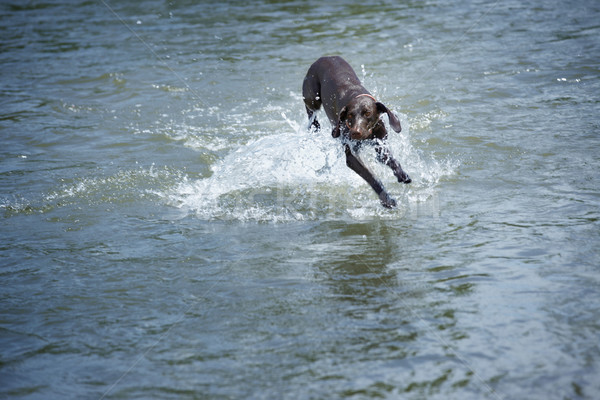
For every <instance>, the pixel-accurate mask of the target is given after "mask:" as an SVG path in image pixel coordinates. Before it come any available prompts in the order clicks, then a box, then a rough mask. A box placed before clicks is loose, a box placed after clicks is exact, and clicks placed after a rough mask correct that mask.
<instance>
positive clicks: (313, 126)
mask: <svg viewBox="0 0 600 400" xmlns="http://www.w3.org/2000/svg"><path fill="white" fill-rule="evenodd" d="M306 114H308V130H309V131H310V130H314V131H315V132H318V131H320V130H321V124H319V121H317V114H316V112H315V111H313V110H311V109H310V108H308V106H307V107H306Z"/></svg>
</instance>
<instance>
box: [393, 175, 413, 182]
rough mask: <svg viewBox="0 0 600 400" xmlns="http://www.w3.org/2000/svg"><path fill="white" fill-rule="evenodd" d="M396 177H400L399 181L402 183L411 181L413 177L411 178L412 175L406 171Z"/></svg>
mask: <svg viewBox="0 0 600 400" xmlns="http://www.w3.org/2000/svg"><path fill="white" fill-rule="evenodd" d="M396 177H397V178H398V182H400V183H407V184H408V183H411V182H412V179H410V176H408V175H406V174H405V173H401V174H398V175H396Z"/></svg>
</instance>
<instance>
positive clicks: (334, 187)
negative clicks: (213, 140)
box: [168, 113, 458, 222]
mask: <svg viewBox="0 0 600 400" xmlns="http://www.w3.org/2000/svg"><path fill="white" fill-rule="evenodd" d="M282 118H283V120H284V122H285V123H286V124H287V125H288V126H289V128H288V129H285V131H284V132H281V130H280V132H281V133H277V134H267V135H264V136H261V137H259V138H257V139H252V140H250V142H249V143H247V144H246V145H242V146H239V147H238V148H236V149H235V150H233V151H232V152H230V153H229V154H228V155H227V156H225V157H224V158H223V159H222V160H221V161H219V162H218V163H216V164H215V165H214V166H213V167H212V172H213V174H212V175H211V176H210V177H208V178H204V179H199V180H193V181H190V180H183V181H182V182H181V184H180V185H179V186H178V187H177V188H176V189H175V190H173V191H172V192H171V193H170V194H169V196H168V197H169V200H168V202H169V204H171V205H173V206H176V207H179V208H181V209H182V210H184V211H185V212H188V213H191V214H193V215H195V216H197V217H199V218H202V219H207V220H241V221H271V222H283V221H295V220H315V219H320V218H323V219H331V218H333V219H340V218H350V219H364V218H373V217H384V218H385V217H389V218H398V216H399V215H402V214H403V213H405V212H406V210H407V207H410V203H417V202H423V201H427V199H430V198H431V197H432V196H433V195H434V192H435V186H436V185H437V183H438V182H439V180H440V178H441V177H443V176H445V175H452V174H454V173H455V170H456V168H457V166H458V164H457V163H452V162H438V161H436V160H434V159H433V158H426V157H423V155H422V154H420V152H419V151H418V150H417V149H415V148H414V147H413V146H412V145H411V144H410V141H409V139H408V135H407V134H405V133H404V131H403V133H402V134H395V133H393V134H391V135H390V146H391V148H392V152H393V153H394V154H395V156H396V158H397V159H398V160H399V161H400V162H401V164H402V165H403V167H404V168H405V170H406V171H407V172H408V173H409V175H411V177H412V178H413V183H411V184H410V185H402V184H400V183H398V182H397V181H396V179H395V178H394V176H393V174H392V172H391V170H390V169H389V168H387V167H385V166H383V165H381V164H379V163H377V162H376V161H375V152H374V151H373V150H372V149H371V148H370V147H369V146H365V149H364V150H363V151H361V158H362V159H363V161H364V162H365V163H366V164H367V165H368V166H369V168H370V169H371V170H373V171H374V173H375V175H376V176H378V177H379V178H380V179H381V180H382V182H383V183H384V185H385V186H386V189H387V190H388V192H390V194H391V195H392V196H393V197H395V198H396V200H397V201H398V204H399V207H398V209H396V210H387V209H384V208H383V207H382V206H381V205H380V204H379V200H378V198H377V196H376V195H375V193H373V191H372V190H371V188H370V187H369V186H368V185H367V183H366V182H364V181H363V180H362V178H360V177H359V176H358V175H357V174H356V173H354V172H353V171H351V170H350V169H349V168H348V167H347V166H346V163H345V157H344V154H343V151H342V146H341V145H340V143H339V141H338V140H337V139H334V138H332V137H331V135H330V134H328V131H327V128H324V129H323V130H322V131H321V132H318V133H314V132H308V131H307V130H306V128H305V126H304V120H302V122H297V121H295V120H292V119H290V118H288V117H287V116H286V114H285V113H282ZM321 119H323V118H321ZM280 122H281V121H280ZM403 122H404V124H403V125H404V126H406V125H407V124H406V121H403ZM284 126H285V124H284ZM405 131H406V132H408V129H405Z"/></svg>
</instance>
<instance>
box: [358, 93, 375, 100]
mask: <svg viewBox="0 0 600 400" xmlns="http://www.w3.org/2000/svg"><path fill="white" fill-rule="evenodd" d="M361 96H366V97H370V98H372V99H373V101H377V100H376V99H375V97H373V96H371V95H370V94H367V93H363V94H359V95H358V96H356V98H359V97H361Z"/></svg>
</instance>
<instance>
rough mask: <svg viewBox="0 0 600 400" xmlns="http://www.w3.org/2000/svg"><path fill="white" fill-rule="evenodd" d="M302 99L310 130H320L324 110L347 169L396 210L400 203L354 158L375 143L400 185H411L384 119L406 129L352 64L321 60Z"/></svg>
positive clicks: (304, 85) (306, 81) (306, 83)
mask: <svg viewBox="0 0 600 400" xmlns="http://www.w3.org/2000/svg"><path fill="white" fill-rule="evenodd" d="M302 96H303V98H304V105H305V106H306V112H307V114H308V121H309V123H308V129H309V130H310V129H315V130H316V131H319V130H320V128H321V125H320V124H319V121H317V118H316V115H315V111H317V110H318V109H320V108H321V106H323V109H324V110H325V113H326V114H327V117H328V118H329V121H330V122H331V126H332V127H333V130H332V132H331V134H332V136H333V137H334V138H338V137H340V136H341V137H342V144H343V146H344V151H345V153H346V165H347V166H348V167H349V168H350V169H352V170H353V171H354V172H356V173H357V174H358V175H360V176H361V177H362V178H363V179H364V180H365V181H367V183H368V184H369V185H370V186H371V187H372V188H373V190H374V191H375V193H377V195H378V196H379V200H380V201H381V204H382V205H383V206H384V207H387V208H393V207H396V201H395V200H394V199H393V198H392V197H390V195H389V194H388V193H387V192H386V191H385V188H384V187H383V185H382V184H381V182H380V181H379V180H378V179H377V178H375V177H374V176H373V174H372V173H371V171H369V169H368V168H367V167H365V166H364V165H363V164H362V163H361V161H360V160H359V159H358V158H357V157H356V155H355V154H354V151H356V150H357V149H358V148H359V147H360V144H361V143H362V141H364V140H369V139H371V140H373V142H374V143H375V151H376V152H377V160H378V161H379V162H381V163H383V164H385V165H387V166H388V167H390V168H391V169H392V171H393V172H394V175H395V176H396V178H397V179H398V182H401V183H410V182H411V179H410V177H409V176H408V175H407V174H406V172H404V171H403V170H402V167H401V166H400V163H399V162H398V161H396V160H395V159H394V157H393V156H392V154H391V152H390V149H389V147H388V146H386V143H385V140H386V138H387V130H386V129H385V125H384V123H383V121H382V120H381V119H380V116H381V114H383V113H386V114H387V116H388V119H389V122H390V126H391V127H392V129H394V131H396V132H400V131H401V130H402V127H401V126H400V121H399V120H398V118H397V117H396V116H395V115H394V113H392V112H391V111H390V110H389V109H388V108H387V107H386V106H385V105H383V104H382V103H380V102H378V101H377V100H376V99H375V98H374V97H373V96H372V95H371V94H370V93H369V91H368V90H367V89H365V88H364V87H363V86H362V84H361V83H360V80H359V79H358V77H357V76H356V73H355V72H354V70H353V69H352V67H351V66H350V64H348V63H347V62H346V61H345V60H344V59H343V58H341V57H337V56H334V57H321V58H319V59H318V60H317V61H315V62H314V63H313V64H312V65H311V66H310V68H309V69H308V72H307V73H306V77H305V78H304V82H303V83H302Z"/></svg>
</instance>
